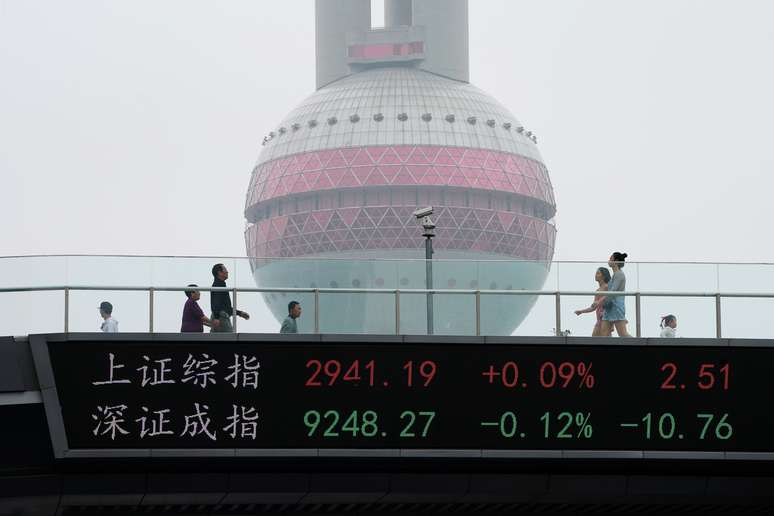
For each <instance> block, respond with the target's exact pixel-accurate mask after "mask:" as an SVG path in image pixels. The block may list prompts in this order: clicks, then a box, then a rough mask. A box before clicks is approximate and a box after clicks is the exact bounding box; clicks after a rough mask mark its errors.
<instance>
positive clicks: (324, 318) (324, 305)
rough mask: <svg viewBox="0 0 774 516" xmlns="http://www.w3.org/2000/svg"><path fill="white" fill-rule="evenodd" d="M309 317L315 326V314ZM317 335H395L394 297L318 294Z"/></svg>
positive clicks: (343, 293) (337, 293)
mask: <svg viewBox="0 0 774 516" xmlns="http://www.w3.org/2000/svg"><path fill="white" fill-rule="evenodd" d="M308 315H311V317H310V319H311V322H314V312H311V313H309V314H308ZM312 328H313V327H312ZM310 331H311V330H310ZM320 333H361V334H375V335H389V334H394V333H395V296H394V295H393V294H382V293H374V292H369V293H367V294H366V293H348V292H335V293H333V292H321V293H320Z"/></svg>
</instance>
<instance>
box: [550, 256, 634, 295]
mask: <svg viewBox="0 0 774 516" xmlns="http://www.w3.org/2000/svg"><path fill="white" fill-rule="evenodd" d="M600 267H604V268H605V269H607V270H608V272H609V273H610V274H612V272H613V271H611V270H610V268H609V267H608V266H607V263H605V262H588V263H586V262H558V263H555V264H553V268H554V270H555V273H556V283H557V284H558V288H554V289H546V290H564V291H569V290H575V291H583V290H588V291H592V290H596V289H597V288H598V287H599V285H598V284H597V282H596V281H595V279H594V278H595V274H596V272H597V269H599V268H600ZM627 272H628V271H627ZM628 278H629V275H628V274H627V281H628ZM627 286H629V285H627ZM629 288H631V286H629Z"/></svg>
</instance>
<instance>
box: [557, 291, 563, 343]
mask: <svg viewBox="0 0 774 516" xmlns="http://www.w3.org/2000/svg"><path fill="white" fill-rule="evenodd" d="M556 335H557V337H560V336H561V335H562V296H561V294H559V291H557V292H556Z"/></svg>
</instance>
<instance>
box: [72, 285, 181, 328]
mask: <svg viewBox="0 0 774 516" xmlns="http://www.w3.org/2000/svg"><path fill="white" fill-rule="evenodd" d="M102 301H108V302H109V303H111V304H112V305H113V318H115V319H116V320H117V321H118V330H119V331H120V332H121V333H127V332H147V331H148V330H149V327H150V326H149V324H150V305H149V296H148V293H147V292H142V291H96V290H85V291H84V290H71V291H70V314H69V315H70V316H69V319H70V331H71V332H98V331H100V326H101V324H102V318H101V317H100V315H99V305H100V303H101V302H102ZM168 317H170V318H171V317H173V313H172V311H170V312H169V315H168ZM170 324H171V323H170ZM178 329H179V328H178Z"/></svg>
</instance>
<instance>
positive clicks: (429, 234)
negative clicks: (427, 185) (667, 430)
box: [414, 206, 435, 335]
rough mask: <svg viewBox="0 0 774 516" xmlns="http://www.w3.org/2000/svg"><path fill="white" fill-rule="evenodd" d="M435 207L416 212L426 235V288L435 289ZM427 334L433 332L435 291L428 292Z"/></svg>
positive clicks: (423, 234)
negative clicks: (431, 218) (432, 216)
mask: <svg viewBox="0 0 774 516" xmlns="http://www.w3.org/2000/svg"><path fill="white" fill-rule="evenodd" d="M432 214H433V208H432V206H431V207H428V208H423V209H421V210H417V211H415V212H414V216H415V217H416V218H417V219H422V229H424V232H423V233H422V236H423V237H425V285H426V286H425V288H426V289H427V290H432V289H433V237H434V236H435V231H434V230H435V224H434V223H433V221H432V220H430V215H432ZM427 334H428V335H432V334H433V293H432V292H428V293H427Z"/></svg>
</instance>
